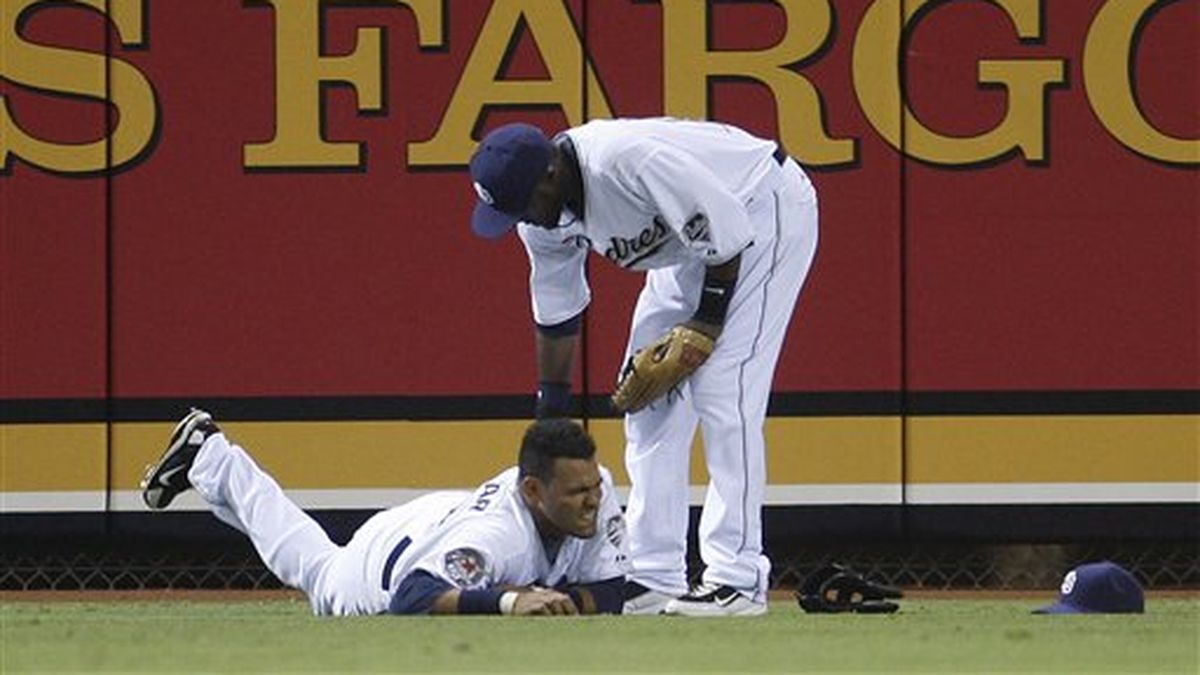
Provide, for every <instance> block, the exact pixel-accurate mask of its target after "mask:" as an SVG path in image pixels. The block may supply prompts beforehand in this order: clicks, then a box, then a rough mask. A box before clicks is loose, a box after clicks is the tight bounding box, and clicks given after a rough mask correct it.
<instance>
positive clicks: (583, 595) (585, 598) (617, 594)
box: [563, 576, 625, 614]
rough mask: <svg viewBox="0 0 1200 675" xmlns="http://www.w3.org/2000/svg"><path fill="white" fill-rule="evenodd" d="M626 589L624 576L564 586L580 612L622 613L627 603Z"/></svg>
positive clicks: (564, 590) (564, 589)
mask: <svg viewBox="0 0 1200 675" xmlns="http://www.w3.org/2000/svg"><path fill="white" fill-rule="evenodd" d="M624 591H625V577H624V576H619V577H614V578H612V579H605V580H604V581H595V582H592V583H587V584H574V585H571V586H567V587H565V588H563V592H565V593H566V594H567V595H568V596H570V598H571V600H572V601H573V602H574V603H575V607H576V608H577V609H578V610H579V613H580V614H620V613H621V608H622V606H624V604H625V592H624Z"/></svg>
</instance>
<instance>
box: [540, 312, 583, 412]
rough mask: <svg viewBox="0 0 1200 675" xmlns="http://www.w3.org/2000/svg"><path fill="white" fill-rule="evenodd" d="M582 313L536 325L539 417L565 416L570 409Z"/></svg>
mask: <svg viewBox="0 0 1200 675" xmlns="http://www.w3.org/2000/svg"><path fill="white" fill-rule="evenodd" d="M582 317H583V314H582V313H580V314H576V315H575V316H574V317H572V318H570V319H568V320H567V321H564V322H562V323H558V324H554V325H552V326H543V325H542V324H537V336H536V349H537V371H538V390H537V408H536V410H535V413H536V415H537V417H538V419H542V418H545V417H565V416H567V415H568V414H569V413H570V408H571V368H572V366H574V364H575V352H576V351H577V350H578V345H579V325H580V323H581V320H582Z"/></svg>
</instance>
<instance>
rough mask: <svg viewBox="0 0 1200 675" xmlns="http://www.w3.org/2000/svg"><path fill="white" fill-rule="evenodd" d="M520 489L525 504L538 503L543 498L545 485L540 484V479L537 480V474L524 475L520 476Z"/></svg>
mask: <svg viewBox="0 0 1200 675" xmlns="http://www.w3.org/2000/svg"><path fill="white" fill-rule="evenodd" d="M520 490H521V496H522V497H524V498H525V503H526V504H540V503H542V500H543V499H544V498H545V492H546V489H545V486H544V485H542V481H540V480H538V478H537V476H525V477H524V478H522V479H521V484H520Z"/></svg>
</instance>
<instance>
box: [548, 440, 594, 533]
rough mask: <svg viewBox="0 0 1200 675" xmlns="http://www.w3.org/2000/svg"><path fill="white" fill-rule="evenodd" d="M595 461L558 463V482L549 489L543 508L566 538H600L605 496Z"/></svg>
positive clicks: (555, 467)
mask: <svg viewBox="0 0 1200 675" xmlns="http://www.w3.org/2000/svg"><path fill="white" fill-rule="evenodd" d="M600 485H601V481H600V467H599V465H597V464H596V460H595V459H568V458H559V459H556V460H554V478H552V479H551V480H550V483H549V484H548V485H546V486H545V488H546V489H545V491H544V493H543V494H544V495H545V500H544V501H543V503H542V508H543V509H544V510H545V516H546V518H547V520H549V521H550V522H551V523H553V524H554V526H555V527H557V528H558V529H559V530H560V531H562V532H563V533H564V534H569V535H571V536H574V537H579V538H580V539H587V538H589V537H592V536H594V535H595V534H596V520H597V516H598V514H599V511H600V497H601V495H602V491H601V487H600Z"/></svg>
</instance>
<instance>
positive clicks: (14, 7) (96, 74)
mask: <svg viewBox="0 0 1200 675" xmlns="http://www.w3.org/2000/svg"><path fill="white" fill-rule="evenodd" d="M74 2H75V4H78V5H81V6H85V7H88V8H90V9H93V10H95V11H97V12H100V13H101V14H106V15H107V16H108V18H109V19H110V20H111V21H112V22H113V25H114V26H115V27H116V30H117V36H118V39H120V41H121V44H123V45H139V44H141V43H142V42H143V41H144V36H143V21H142V2H141V0H107V2H106V0H74ZM39 5H40V6H39ZM56 5H57V6H59V7H61V6H62V4H61V3H45V2H43V0H0V76H2V77H3V78H4V79H6V80H9V81H10V82H14V83H16V84H18V85H24V86H27V87H30V88H34V89H39V90H43V91H50V92H57V93H62V94H68V95H75V96H81V97H84V98H89V99H94V100H99V101H104V100H109V96H111V100H110V103H111V104H112V106H113V107H114V108H116V111H117V114H116V115H115V116H114V119H115V125H114V128H112V129H111V130H109V132H108V135H106V136H104V137H102V138H99V139H96V140H94V141H89V142H87V143H54V142H50V141H47V140H44V139H40V138H35V137H34V136H31V135H29V134H28V133H26V132H25V131H24V130H23V129H22V128H21V127H20V126H19V125H18V124H17V121H16V120H15V119H13V117H12V114H11V113H10V112H9V109H8V104H7V102H6V101H5V100H4V97H3V96H0V171H3V170H6V169H7V168H8V166H9V162H10V161H11V159H12V158H13V157H20V158H21V159H22V160H24V161H26V162H28V163H29V164H32V165H33V166H37V167H40V168H42V169H46V170H47V171H54V172H59V173H67V174H74V173H94V172H98V171H104V170H106V169H109V168H113V169H118V168H121V167H122V166H124V165H126V164H128V163H129V162H132V161H133V160H135V159H136V158H137V157H138V156H139V155H141V154H142V153H143V152H144V151H146V150H148V149H149V147H150V143H151V141H152V140H153V138H154V129H155V127H156V126H157V124H158V119H157V105H156V103H155V97H154V89H153V87H151V85H150V82H149V81H148V80H147V79H146V77H145V76H144V75H143V74H142V73H141V71H139V70H137V69H136V68H134V67H133V66H131V65H130V64H129V63H127V62H125V61H121V60H119V59H115V58H114V59H108V58H107V57H106V56H105V55H104V54H96V53H93V52H87V51H79V50H75V49H66V48H62V47H50V46H46V45H41V44H35V43H33V42H27V41H26V40H25V39H24V38H23V37H22V36H21V35H20V33H19V32H18V31H17V28H18V25H19V24H20V23H21V22H22V21H23V20H24V18H25V17H23V16H22V15H23V14H24V15H26V17H27V16H28V13H31V12H37V11H41V10H43V9H46V8H53V7H55V6H56ZM106 61H107V62H108V66H107V67H108V69H109V73H110V74H111V77H112V82H111V86H110V87H108V89H109V91H106V86H105V85H106V83H105V63H106ZM109 154H111V162H112V165H111V167H110V166H109V160H110V157H109V156H107V155H109Z"/></svg>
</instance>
